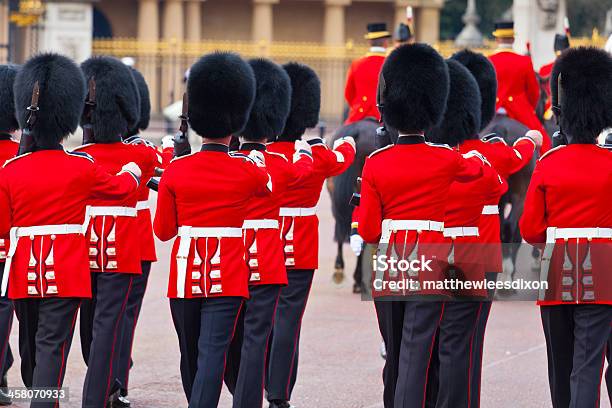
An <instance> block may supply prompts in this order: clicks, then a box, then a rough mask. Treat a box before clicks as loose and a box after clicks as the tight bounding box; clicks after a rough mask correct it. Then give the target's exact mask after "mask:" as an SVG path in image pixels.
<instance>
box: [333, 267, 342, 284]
mask: <svg viewBox="0 0 612 408" xmlns="http://www.w3.org/2000/svg"><path fill="white" fill-rule="evenodd" d="M332 281H334V283H335V284H336V285H339V284H341V283H342V282H344V269H338V268H336V271H335V272H334V274H333V275H332Z"/></svg>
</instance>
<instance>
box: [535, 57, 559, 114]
mask: <svg viewBox="0 0 612 408" xmlns="http://www.w3.org/2000/svg"><path fill="white" fill-rule="evenodd" d="M554 65H555V61H553V62H551V63H549V64H546V65H542V67H540V72H539V74H540V77H541V78H542V79H543V80H545V81H546V86H545V88H544V89H545V90H546V105H545V106H544V109H545V111H546V112H548V110H549V109H550V107H551V105H552V103H551V98H550V76H551V75H552V69H553V66H554Z"/></svg>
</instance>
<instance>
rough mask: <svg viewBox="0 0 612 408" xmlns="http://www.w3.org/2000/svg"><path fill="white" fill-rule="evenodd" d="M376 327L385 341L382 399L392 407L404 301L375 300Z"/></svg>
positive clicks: (387, 405) (400, 342) (386, 407)
mask: <svg viewBox="0 0 612 408" xmlns="http://www.w3.org/2000/svg"><path fill="white" fill-rule="evenodd" d="M374 306H375V308H376V317H377V319H378V328H379V330H380V334H381V335H382V338H383V341H384V343H385V349H386V351H387V358H386V359H385V366H384V368H383V385H384V391H383V401H384V407H385V408H393V402H394V400H395V384H396V383H397V373H398V370H399V355H400V348H401V344H402V331H403V328H404V310H405V305H404V302H401V301H392V300H375V301H374Z"/></svg>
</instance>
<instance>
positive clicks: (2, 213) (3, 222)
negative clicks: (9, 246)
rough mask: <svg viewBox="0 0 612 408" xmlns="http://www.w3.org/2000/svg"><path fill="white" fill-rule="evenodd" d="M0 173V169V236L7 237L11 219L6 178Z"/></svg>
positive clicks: (0, 171)
mask: <svg viewBox="0 0 612 408" xmlns="http://www.w3.org/2000/svg"><path fill="white" fill-rule="evenodd" d="M1 174H2V170H0V238H2V239H7V238H8V237H9V232H10V231H11V227H12V224H13V220H12V216H11V202H10V198H9V194H8V186H7V185H6V178H5V177H3V175H1Z"/></svg>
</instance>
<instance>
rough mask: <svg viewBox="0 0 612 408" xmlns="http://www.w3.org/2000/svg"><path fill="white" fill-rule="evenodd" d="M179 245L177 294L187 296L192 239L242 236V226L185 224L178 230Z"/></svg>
mask: <svg viewBox="0 0 612 408" xmlns="http://www.w3.org/2000/svg"><path fill="white" fill-rule="evenodd" d="M178 237H179V240H180V241H179V247H178V250H177V251H176V296H177V297H179V298H184V297H185V279H186V277H187V258H188V257H189V249H190V248H191V241H192V240H193V239H196V238H242V228H233V227H190V226H186V225H183V226H182V227H179V230H178Z"/></svg>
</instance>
